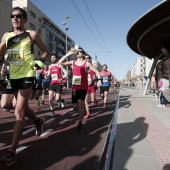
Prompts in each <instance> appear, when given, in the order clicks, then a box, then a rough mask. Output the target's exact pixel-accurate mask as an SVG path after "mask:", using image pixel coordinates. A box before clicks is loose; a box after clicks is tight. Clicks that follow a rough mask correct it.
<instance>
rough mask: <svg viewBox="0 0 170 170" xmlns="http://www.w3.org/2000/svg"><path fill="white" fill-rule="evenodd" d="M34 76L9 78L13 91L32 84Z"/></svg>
mask: <svg viewBox="0 0 170 170" xmlns="http://www.w3.org/2000/svg"><path fill="white" fill-rule="evenodd" d="M34 80H35V77H26V78H20V79H11V80H10V84H11V87H12V90H13V91H16V90H21V89H28V88H30V87H31V86H32V85H33V84H34Z"/></svg>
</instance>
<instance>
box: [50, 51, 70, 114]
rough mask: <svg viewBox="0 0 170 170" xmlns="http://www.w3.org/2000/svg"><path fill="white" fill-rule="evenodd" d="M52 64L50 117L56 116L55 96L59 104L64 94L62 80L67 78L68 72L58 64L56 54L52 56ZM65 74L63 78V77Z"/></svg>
mask: <svg viewBox="0 0 170 170" xmlns="http://www.w3.org/2000/svg"><path fill="white" fill-rule="evenodd" d="M51 62H52V64H51V65H50V66H49V76H50V77H51V82H50V87H49V103H50V109H51V114H50V116H51V117H53V116H55V112H54V103H53V96H55V100H56V101H57V102H58V101H59V99H60V95H61V92H62V79H63V78H65V77H66V76H67V71H66V70H65V69H64V67H63V66H62V65H61V64H58V56H57V55H56V54H52V55H51ZM62 72H63V74H64V75H63V76H62Z"/></svg>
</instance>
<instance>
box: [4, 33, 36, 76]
mask: <svg viewBox="0 0 170 170" xmlns="http://www.w3.org/2000/svg"><path fill="white" fill-rule="evenodd" d="M29 34H30V30H26V31H25V32H23V33H22V34H19V35H16V34H14V33H13V32H9V33H8V36H7V38H6V47H7V53H8V60H9V66H10V79H20V78H26V77H35V70H34V54H33V44H32V42H31V40H30V37H29Z"/></svg>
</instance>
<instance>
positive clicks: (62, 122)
mask: <svg viewBox="0 0 170 170" xmlns="http://www.w3.org/2000/svg"><path fill="white" fill-rule="evenodd" d="M67 121H68V119H64V120H63V121H61V122H59V124H60V125H61V124H64V123H65V122H67Z"/></svg>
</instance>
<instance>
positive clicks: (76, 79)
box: [72, 76, 81, 85]
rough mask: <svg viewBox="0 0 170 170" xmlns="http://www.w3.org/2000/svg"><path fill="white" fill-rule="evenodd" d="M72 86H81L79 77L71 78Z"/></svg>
mask: <svg viewBox="0 0 170 170" xmlns="http://www.w3.org/2000/svg"><path fill="white" fill-rule="evenodd" d="M72 84H74V85H81V76H73V81H72Z"/></svg>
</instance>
